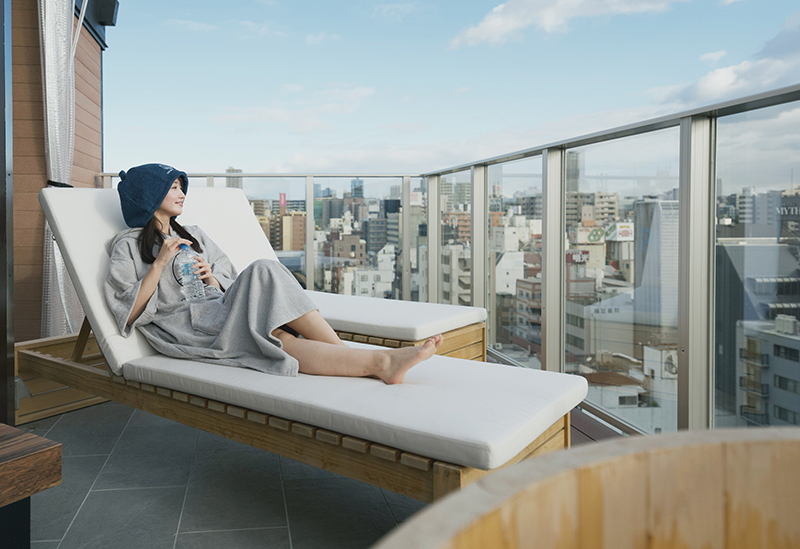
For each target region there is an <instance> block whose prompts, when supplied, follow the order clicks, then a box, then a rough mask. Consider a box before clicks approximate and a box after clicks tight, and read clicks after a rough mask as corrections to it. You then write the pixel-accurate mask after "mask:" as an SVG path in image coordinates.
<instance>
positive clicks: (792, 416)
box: [772, 404, 800, 425]
mask: <svg viewBox="0 0 800 549" xmlns="http://www.w3.org/2000/svg"><path fill="white" fill-rule="evenodd" d="M772 411H773V412H774V413H775V417H776V418H777V419H779V420H781V421H785V422H786V423H791V424H792V425H800V414H798V413H797V412H795V411H793V410H787V409H786V408H784V407H783V406H778V405H777V404H776V405H775V406H774V407H773V410H772Z"/></svg>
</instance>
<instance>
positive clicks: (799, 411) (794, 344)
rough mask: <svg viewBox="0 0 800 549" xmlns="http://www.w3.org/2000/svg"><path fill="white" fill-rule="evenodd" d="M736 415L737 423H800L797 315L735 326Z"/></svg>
mask: <svg viewBox="0 0 800 549" xmlns="http://www.w3.org/2000/svg"><path fill="white" fill-rule="evenodd" d="M736 348H737V350H738V352H737V360H736V376H737V377H738V383H737V391H736V416H737V419H739V422H740V423H739V424H745V423H752V424H755V425H780V426H790V425H800V380H798V377H800V376H798V375H797V372H798V370H799V369H800V334H798V328H797V318H796V317H794V316H789V315H778V316H777V317H776V318H775V320H760V321H759V320H756V321H743V322H739V323H737V326H736Z"/></svg>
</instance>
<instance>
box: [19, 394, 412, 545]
mask: <svg viewBox="0 0 800 549" xmlns="http://www.w3.org/2000/svg"><path fill="white" fill-rule="evenodd" d="M20 428H21V429H24V430H27V431H31V432H33V433H35V434H37V435H41V436H45V437H47V438H48V439H50V440H54V441H56V442H60V443H61V444H62V455H63V474H62V478H63V481H62V484H61V485H60V486H57V487H55V488H51V489H49V490H46V491H44V492H42V493H40V494H37V495H35V496H34V497H33V498H32V499H31V540H32V544H31V546H32V547H33V548H34V549H45V548H46V549H51V548H52V549H56V548H59V549H72V548H78V547H81V548H82V547H87V548H88V547H96V548H103V549H106V548H134V547H136V548H147V549H158V548H170V549H172V548H182V549H186V548H194V547H197V548H205V547H209V548H211V547H213V548H219V547H223V548H228V547H231V548H234V547H235V548H249V547H253V548H255V547H258V548H294V549H301V548H304V547H313V548H320V547H323V548H327V547H369V546H370V545H371V544H372V543H374V542H375V541H377V540H378V539H379V538H380V537H381V536H383V535H384V534H386V533H387V532H389V531H390V530H391V529H392V528H394V527H395V526H397V524H398V523H399V522H401V521H403V520H405V519H406V518H408V517H410V516H411V515H413V514H414V513H415V512H416V511H418V510H419V509H421V508H422V507H424V506H425V504H423V503H421V502H418V501H416V500H413V499H409V498H406V497H404V496H400V495H398V494H394V493H391V492H387V491H384V490H381V489H379V488H376V487H374V486H370V485H368V484H364V483H361V482H357V481H354V480H351V479H348V478H345V477H341V476H339V475H335V474H333V473H329V472H326V471H322V470H320V469H316V468H313V467H309V466H306V465H304V464H302V463H298V462H296V461H293V460H290V459H286V458H281V457H278V456H276V455H274V454H270V453H267V452H263V451H261V450H256V449H253V448H250V447H249V446H245V445H242V444H239V443H236V442H232V441H229V440H227V439H224V438H221V437H217V436H214V435H210V434H208V433H205V432H203V431H199V430H197V429H194V428H191V427H186V426H184V425H180V424H178V423H175V422H172V421H169V420H166V419H163V418H160V417H157V416H153V415H150V414H147V413H144V412H141V411H139V410H134V409H132V408H128V407H127V406H123V405H120V404H115V403H111V402H108V403H105V404H100V405H97V406H92V407H90V408H85V409H83V410H77V411H75V412H70V413H68V414H64V415H61V416H57V417H53V418H49V419H45V420H41V421H38V422H35V423H29V424H27V425H23V426H21V427H20Z"/></svg>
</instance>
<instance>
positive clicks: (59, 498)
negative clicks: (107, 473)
mask: <svg viewBox="0 0 800 549" xmlns="http://www.w3.org/2000/svg"><path fill="white" fill-rule="evenodd" d="M106 459H107V457H106V456H85V457H69V456H67V457H64V458H63V459H62V461H61V484H60V485H58V486H54V487H53V488H50V489H48V490H45V491H43V492H40V493H38V494H36V495H34V496H33V497H31V540H53V539H58V540H60V539H61V538H62V537H64V534H65V533H66V531H67V528H68V527H69V524H70V522H72V518H73V517H74V516H75V513H77V512H78V508H79V507H80V505H81V503H83V500H84V498H85V497H86V494H88V493H89V489H90V488H91V487H92V483H94V481H95V479H96V478H97V475H98V474H99V473H100V469H102V467H103V463H105V461H106Z"/></svg>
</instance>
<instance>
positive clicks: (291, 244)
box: [281, 212, 306, 251]
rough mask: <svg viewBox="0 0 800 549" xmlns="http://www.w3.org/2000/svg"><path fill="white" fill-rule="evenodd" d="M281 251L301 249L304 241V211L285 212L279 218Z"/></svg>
mask: <svg viewBox="0 0 800 549" xmlns="http://www.w3.org/2000/svg"><path fill="white" fill-rule="evenodd" d="M281 224H282V229H283V231H282V235H281V238H282V239H283V246H282V247H281V249H282V250H283V251H302V250H303V249H304V247H305V243H306V213H305V212H286V215H284V216H283V218H282V219H281Z"/></svg>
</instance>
